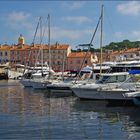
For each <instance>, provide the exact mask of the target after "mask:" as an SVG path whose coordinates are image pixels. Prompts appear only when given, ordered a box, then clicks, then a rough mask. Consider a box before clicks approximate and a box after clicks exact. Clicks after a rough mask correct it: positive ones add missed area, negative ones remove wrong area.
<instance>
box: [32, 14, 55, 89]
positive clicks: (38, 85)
mask: <svg viewBox="0 0 140 140" xmlns="http://www.w3.org/2000/svg"><path fill="white" fill-rule="evenodd" d="M47 19H48V47H49V70H48V72H49V73H48V75H47V77H45V78H44V79H41V80H34V81H33V82H32V87H33V89H46V88H47V85H48V84H51V83H52V77H53V75H54V71H53V70H52V68H51V48H50V47H51V46H50V14H48V18H47ZM42 54H43V48H42ZM42 57H43V55H42Z"/></svg>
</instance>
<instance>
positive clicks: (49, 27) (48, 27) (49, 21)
mask: <svg viewBox="0 0 140 140" xmlns="http://www.w3.org/2000/svg"><path fill="white" fill-rule="evenodd" d="M48 47H49V72H50V68H51V46H50V14H48Z"/></svg>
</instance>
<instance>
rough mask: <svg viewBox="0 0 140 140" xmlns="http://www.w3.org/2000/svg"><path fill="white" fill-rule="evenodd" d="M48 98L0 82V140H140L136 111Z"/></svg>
mask: <svg viewBox="0 0 140 140" xmlns="http://www.w3.org/2000/svg"><path fill="white" fill-rule="evenodd" d="M48 94H49V93H48V91H45V90H44V91H41V90H33V89H30V88H27V89H25V88H23V87H22V86H21V85H20V83H19V82H18V81H0V139H2V140H4V139H14V140H22V139H23V140H25V139H27V140H35V139H37V140H38V139H39V140H46V139H47V140H49V139H66V140H75V139H79V140H82V139H96V140H97V139H98V140H109V139H112V140H114V139H116V140H129V139H130V140H139V139H140V108H139V107H135V106H125V105H123V106H121V105H117V106H114V105H111V104H109V103H108V102H107V101H85V100H84V101H83V100H79V99H78V98H76V97H55V96H54V97H50V96H48Z"/></svg>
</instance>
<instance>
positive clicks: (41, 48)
mask: <svg viewBox="0 0 140 140" xmlns="http://www.w3.org/2000/svg"><path fill="white" fill-rule="evenodd" d="M40 20H41V19H40ZM47 22H48V20H47V21H46V23H47ZM40 24H41V23H40ZM40 26H41V25H40ZM46 26H47V24H45V27H44V30H43V34H42V33H41V35H42V37H40V43H39V44H40V49H39V52H38V55H37V58H36V62H37V60H38V58H39V54H40V52H41V50H42V51H43V46H42V42H43V38H44V36H45V31H46ZM42 53H43V52H42ZM42 56H43V54H42ZM36 65H37V64H35V66H34V68H35V67H36Z"/></svg>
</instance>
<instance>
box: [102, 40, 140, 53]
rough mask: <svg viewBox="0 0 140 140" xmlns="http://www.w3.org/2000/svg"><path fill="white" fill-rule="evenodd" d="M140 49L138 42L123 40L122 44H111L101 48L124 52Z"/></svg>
mask: <svg viewBox="0 0 140 140" xmlns="http://www.w3.org/2000/svg"><path fill="white" fill-rule="evenodd" d="M138 47H140V41H133V42H131V41H129V40H123V41H122V42H111V43H110V44H109V45H106V46H104V47H103V50H113V51H117V50H124V49H130V48H138Z"/></svg>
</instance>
